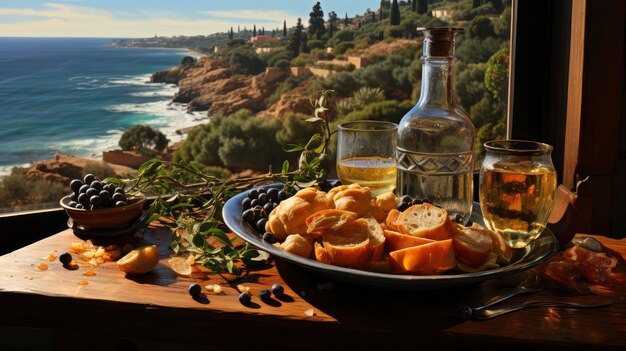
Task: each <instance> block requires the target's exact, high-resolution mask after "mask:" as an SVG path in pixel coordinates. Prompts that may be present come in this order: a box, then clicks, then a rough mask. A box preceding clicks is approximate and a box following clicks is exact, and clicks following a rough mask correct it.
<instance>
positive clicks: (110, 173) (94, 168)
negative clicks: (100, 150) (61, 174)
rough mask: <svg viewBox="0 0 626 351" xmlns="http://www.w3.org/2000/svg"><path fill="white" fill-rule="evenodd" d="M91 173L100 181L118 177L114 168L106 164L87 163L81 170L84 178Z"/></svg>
mask: <svg viewBox="0 0 626 351" xmlns="http://www.w3.org/2000/svg"><path fill="white" fill-rule="evenodd" d="M90 173H91V174H95V175H96V176H97V177H98V178H100V179H104V178H108V177H115V175H116V174H115V171H114V170H113V168H112V167H111V166H109V165H108V164H107V163H104V162H87V163H86V164H85V167H83V169H82V170H81V175H82V177H84V176H86V175H87V174H90Z"/></svg>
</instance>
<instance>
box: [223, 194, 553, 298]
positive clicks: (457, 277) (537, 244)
mask: <svg viewBox="0 0 626 351" xmlns="http://www.w3.org/2000/svg"><path fill="white" fill-rule="evenodd" d="M271 187H276V188H280V187H281V185H279V184H274V185H272V186H271ZM246 196H247V192H244V193H241V194H238V195H236V196H234V197H232V198H231V199H230V200H228V201H227V202H226V204H225V205H224V208H223V211H222V215H223V217H224V222H225V223H226V225H227V226H228V227H229V228H230V229H231V230H232V231H233V233H235V234H237V235H238V236H239V237H240V238H242V239H243V240H245V241H247V242H249V243H250V244H252V245H254V246H256V247H257V248H259V249H261V250H264V251H267V252H268V253H270V254H272V255H273V256H274V257H277V258H280V259H283V260H285V261H288V262H291V263H294V264H297V265H299V266H302V267H304V268H306V269H308V270H311V271H314V272H316V273H318V274H320V275H323V276H325V277H327V278H329V279H333V280H337V281H343V282H346V283H351V284H357V285H362V286H368V287H374V288H379V289H389V290H434V289H443V288H449V287H453V286H460V285H466V284H471V283H476V282H481V281H484V280H488V279H494V278H500V277H504V276H507V275H511V274H515V273H519V272H522V271H525V270H528V269H530V268H533V267H535V266H537V265H539V264H541V263H542V262H545V261H546V260H548V259H549V258H550V257H552V255H554V254H555V253H556V252H557V251H558V241H557V239H556V237H555V236H554V234H553V233H552V232H551V231H550V230H549V229H547V228H546V229H544V231H543V233H541V235H540V236H539V237H538V238H537V239H535V240H534V241H532V242H531V243H530V244H529V245H528V246H527V247H525V248H523V249H518V250H516V251H515V254H514V256H513V259H512V260H511V263H510V264H509V265H507V266H504V267H500V268H496V269H492V270H487V271H482V272H476V273H459V274H455V273H448V274H442V275H397V274H385V273H376V272H369V271H363V270H359V269H353V268H345V267H339V266H334V265H330V264H325V263H320V262H317V261H315V260H314V259H309V258H304V257H300V256H297V255H294V254H291V253H288V252H285V251H282V250H281V249H279V248H276V247H274V246H273V245H271V244H269V243H267V242H265V241H263V240H262V239H261V235H262V233H258V232H257V231H256V230H255V229H254V228H252V226H250V225H249V224H248V223H246V222H245V221H243V220H242V219H241V212H242V208H241V201H242V200H243V199H244V198H245V197H246ZM471 221H472V222H474V223H480V224H483V225H484V222H483V219H482V215H481V212H480V206H479V205H478V203H474V206H473V209H472V215H471Z"/></svg>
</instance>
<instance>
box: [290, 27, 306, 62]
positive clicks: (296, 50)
mask: <svg viewBox="0 0 626 351" xmlns="http://www.w3.org/2000/svg"><path fill="white" fill-rule="evenodd" d="M303 29H304V26H303V25H302V20H301V19H300V18H298V23H297V24H296V29H295V30H294V31H293V33H292V34H291V39H290V40H289V45H288V46H287V49H288V50H289V51H291V54H292V56H293V57H296V56H298V54H300V46H302V35H303V33H302V30H303Z"/></svg>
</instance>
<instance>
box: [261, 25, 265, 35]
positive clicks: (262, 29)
mask: <svg viewBox="0 0 626 351" xmlns="http://www.w3.org/2000/svg"><path fill="white" fill-rule="evenodd" d="M261 35H265V27H263V28H261Z"/></svg>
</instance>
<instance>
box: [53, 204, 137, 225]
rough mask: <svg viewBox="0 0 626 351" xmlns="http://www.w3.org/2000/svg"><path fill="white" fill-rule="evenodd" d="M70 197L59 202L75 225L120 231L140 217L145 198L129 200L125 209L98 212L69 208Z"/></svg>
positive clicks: (108, 209) (99, 210)
mask: <svg viewBox="0 0 626 351" xmlns="http://www.w3.org/2000/svg"><path fill="white" fill-rule="evenodd" d="M70 201H71V200H70V196H69V195H68V196H65V197H64V198H62V199H61V201H59V203H60V204H61V207H63V208H64V209H65V212H67V215H68V216H70V218H71V219H72V221H73V222H74V224H75V225H78V226H81V227H82V228H85V229H89V230H91V229H119V228H125V227H128V226H130V225H131V224H132V223H133V222H134V221H135V220H136V219H137V218H138V217H139V216H140V215H141V211H142V209H143V204H144V203H145V202H146V198H145V197H135V198H129V199H128V205H126V206H123V207H111V208H100V209H96V210H85V209H78V208H73V207H70V206H69V202H70Z"/></svg>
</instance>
